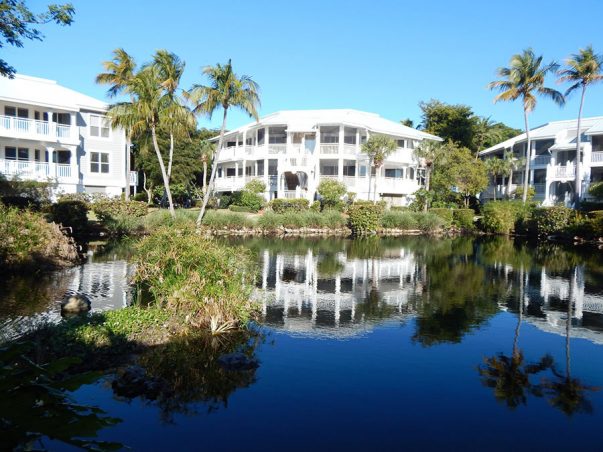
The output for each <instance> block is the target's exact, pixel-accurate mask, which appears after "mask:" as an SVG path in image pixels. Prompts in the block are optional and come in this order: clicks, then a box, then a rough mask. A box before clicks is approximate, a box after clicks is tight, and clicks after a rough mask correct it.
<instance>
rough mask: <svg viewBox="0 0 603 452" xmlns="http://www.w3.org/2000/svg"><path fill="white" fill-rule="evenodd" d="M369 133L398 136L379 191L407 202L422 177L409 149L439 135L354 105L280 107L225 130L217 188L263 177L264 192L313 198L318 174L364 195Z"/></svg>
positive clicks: (391, 199)
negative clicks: (339, 107) (342, 107)
mask: <svg viewBox="0 0 603 452" xmlns="http://www.w3.org/2000/svg"><path fill="white" fill-rule="evenodd" d="M374 134H380V135H386V136H389V137H391V138H393V139H394V140H396V141H397V143H398V149H397V150H396V152H394V153H393V154H392V155H390V156H389V157H388V158H387V159H386V161H385V164H384V165H383V166H382V168H381V169H380V171H379V174H378V175H377V193H378V195H379V197H380V198H381V199H385V200H387V201H388V202H390V203H391V204H396V205H406V204H408V203H410V201H411V200H412V194H413V193H414V192H415V191H416V190H417V189H418V188H419V187H420V183H421V179H422V177H421V172H420V171H418V162H417V161H416V159H415V158H414V156H413V149H414V148H415V147H416V146H417V145H418V144H419V142H421V141H422V140H437V141H441V139H440V138H438V137H436V136H433V135H429V134H427V133H424V132H421V131H418V130H416V129H413V128H410V127H406V126H403V125H402V124H399V123H396V122H393V121H389V120H387V119H384V118H382V117H380V116H379V115H376V114H374V113H365V112H361V111H357V110H291V111H280V112H277V113H273V114H271V115H268V116H265V117H263V118H261V119H260V120H259V121H258V122H254V123H251V124H247V125H245V126H243V127H239V128H238V129H236V130H232V131H230V132H228V133H227V134H226V136H225V140H224V145H223V148H222V149H221V150H220V153H219V157H218V163H219V165H218V173H217V178H216V186H215V188H216V191H217V192H222V193H225V192H233V191H237V190H241V189H242V188H243V187H244V186H245V184H246V183H247V182H249V181H250V180H252V179H261V180H263V181H264V182H265V183H266V186H267V190H266V193H265V197H266V199H273V198H306V199H308V200H310V201H311V200H313V199H314V196H315V193H316V188H317V186H318V184H319V183H320V181H321V180H323V179H336V180H339V181H341V182H343V183H345V185H346V186H347V188H348V191H349V192H354V193H356V194H357V198H358V199H368V193H369V177H368V171H369V160H368V157H367V156H366V154H363V153H362V151H361V146H362V144H363V143H365V142H366V140H367V139H368V138H369V137H370V136H371V135H374ZM372 190H373V187H372V183H371V192H372ZM372 197H373V196H372V195H371V198H372Z"/></svg>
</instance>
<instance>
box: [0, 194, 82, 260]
mask: <svg viewBox="0 0 603 452" xmlns="http://www.w3.org/2000/svg"><path fill="white" fill-rule="evenodd" d="M0 218H2V221H0V237H1V238H2V240H0V266H3V267H7V268H17V267H24V266H34V265H35V266H36V267H43V266H65V265H69V264H72V263H74V262H75V261H77V260H78V253H77V249H76V247H75V244H74V243H73V241H72V240H71V239H70V238H69V237H67V236H66V235H65V234H63V232H61V230H60V228H59V226H58V225H57V224H55V223H48V222H47V221H46V219H45V218H44V216H43V215H42V214H40V213H37V212H32V211H29V210H19V209H17V208H16V207H5V206H4V205H2V204H0Z"/></svg>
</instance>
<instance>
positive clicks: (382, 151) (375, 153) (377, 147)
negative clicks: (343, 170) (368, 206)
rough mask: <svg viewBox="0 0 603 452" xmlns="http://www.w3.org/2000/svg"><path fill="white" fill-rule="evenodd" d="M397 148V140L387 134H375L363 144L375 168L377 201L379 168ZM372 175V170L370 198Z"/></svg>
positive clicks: (363, 149) (374, 195)
mask: <svg viewBox="0 0 603 452" xmlns="http://www.w3.org/2000/svg"><path fill="white" fill-rule="evenodd" d="M396 148H397V144H396V142H395V141H394V140H393V139H392V138H389V137H387V136H385V135H373V136H372V137H370V138H369V139H368V140H367V141H366V143H364V144H363V145H362V152H364V153H365V154H366V155H368V158H369V168H375V180H374V182H373V184H374V185H373V188H374V194H373V197H374V200H375V201H377V178H378V177H379V170H380V169H381V167H382V166H383V163H384V162H385V159H386V158H387V157H389V156H390V155H391V154H392V153H393V152H394V151H395V150H396ZM371 177H372V170H371V171H370V172H369V193H368V197H369V199H370V197H371Z"/></svg>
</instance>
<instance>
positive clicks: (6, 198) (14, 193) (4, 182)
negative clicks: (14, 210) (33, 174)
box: [0, 174, 52, 210]
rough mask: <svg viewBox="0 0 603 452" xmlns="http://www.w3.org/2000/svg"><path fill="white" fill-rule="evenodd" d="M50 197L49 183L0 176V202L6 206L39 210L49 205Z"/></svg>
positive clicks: (50, 187) (50, 186)
mask: <svg viewBox="0 0 603 452" xmlns="http://www.w3.org/2000/svg"><path fill="white" fill-rule="evenodd" d="M51 195H52V185H51V184H50V183H47V182H37V181H30V180H19V179H7V178H6V177H5V176H4V175H3V174H0V202H2V203H3V204H5V205H7V206H13V207H19V208H21V209H25V208H28V209H30V210H41V209H43V208H45V207H47V206H49V205H50V202H51Z"/></svg>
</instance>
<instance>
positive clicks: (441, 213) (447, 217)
mask: <svg viewBox="0 0 603 452" xmlns="http://www.w3.org/2000/svg"><path fill="white" fill-rule="evenodd" d="M429 211H430V212H431V213H433V214H434V215H437V216H438V217H440V218H441V219H442V220H444V223H445V224H446V225H447V226H450V225H451V224H452V220H453V216H454V214H453V210H452V209H442V208H436V207H434V208H431V209H429Z"/></svg>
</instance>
